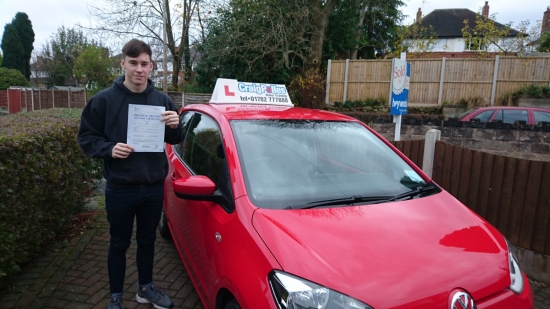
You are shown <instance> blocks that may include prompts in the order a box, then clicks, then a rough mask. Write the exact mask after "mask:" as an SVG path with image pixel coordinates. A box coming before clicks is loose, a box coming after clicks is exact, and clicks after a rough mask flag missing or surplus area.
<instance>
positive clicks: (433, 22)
mask: <svg viewBox="0 0 550 309" xmlns="http://www.w3.org/2000/svg"><path fill="white" fill-rule="evenodd" d="M477 15H478V13H475V12H473V11H470V10H468V9H438V10H434V11H432V12H430V13H429V14H428V15H426V16H424V17H423V18H422V19H421V22H420V24H421V25H422V27H426V28H428V27H429V26H433V29H434V31H435V32H436V33H437V37H438V38H456V37H460V38H461V37H463V35H462V29H463V28H464V20H466V19H467V20H468V25H469V27H470V28H474V27H475V25H476V24H475V21H476V16H477ZM495 26H496V27H499V28H500V27H502V28H504V27H506V26H505V25H503V24H501V23H499V22H496V21H495ZM518 34H519V32H518V31H516V30H514V29H511V30H510V33H509V34H508V37H515V36H517V35H518Z"/></svg>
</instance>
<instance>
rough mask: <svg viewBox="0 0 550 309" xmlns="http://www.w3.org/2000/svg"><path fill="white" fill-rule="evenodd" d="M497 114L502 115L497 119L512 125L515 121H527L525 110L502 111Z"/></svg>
mask: <svg viewBox="0 0 550 309" xmlns="http://www.w3.org/2000/svg"><path fill="white" fill-rule="evenodd" d="M499 113H502V117H501V118H499V119H502V122H504V123H514V121H516V120H519V121H525V122H528V120H529V117H528V114H527V110H526V109H503V110H501V111H499ZM495 119H496V117H495Z"/></svg>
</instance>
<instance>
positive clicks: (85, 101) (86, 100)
mask: <svg viewBox="0 0 550 309" xmlns="http://www.w3.org/2000/svg"><path fill="white" fill-rule="evenodd" d="M86 103H88V99H86V87H84V105H83V106H86Z"/></svg>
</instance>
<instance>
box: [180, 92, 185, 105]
mask: <svg viewBox="0 0 550 309" xmlns="http://www.w3.org/2000/svg"><path fill="white" fill-rule="evenodd" d="M184 106H185V91H183V92H182V93H181V107H184Z"/></svg>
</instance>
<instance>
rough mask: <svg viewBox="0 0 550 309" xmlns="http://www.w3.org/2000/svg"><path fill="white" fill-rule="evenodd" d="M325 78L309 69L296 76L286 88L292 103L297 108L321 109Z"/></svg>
mask: <svg viewBox="0 0 550 309" xmlns="http://www.w3.org/2000/svg"><path fill="white" fill-rule="evenodd" d="M325 87H326V84H325V76H324V74H322V73H321V71H319V70H315V69H310V70H307V71H305V72H304V73H302V74H298V75H296V76H295V77H294V78H293V79H292V81H291V82H290V85H289V86H288V89H289V93H290V98H291V100H292V102H293V103H294V104H295V105H297V106H299V107H306V108H316V109H323V107H324V106H325V94H326V93H325Z"/></svg>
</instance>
